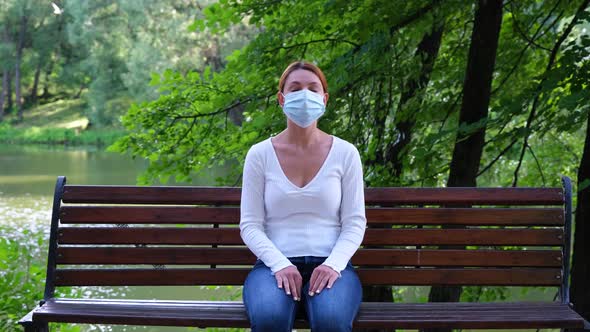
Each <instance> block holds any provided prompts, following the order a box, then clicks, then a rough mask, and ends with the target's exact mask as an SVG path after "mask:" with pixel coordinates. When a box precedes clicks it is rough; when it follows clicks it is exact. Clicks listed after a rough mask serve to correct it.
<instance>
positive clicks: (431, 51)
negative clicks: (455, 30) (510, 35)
mask: <svg viewBox="0 0 590 332" xmlns="http://www.w3.org/2000/svg"><path fill="white" fill-rule="evenodd" d="M443 29H444V26H443V25H442V24H440V25H435V26H433V29H432V31H431V32H430V33H428V34H426V35H425V36H424V37H423V38H422V40H421V41H420V44H419V45H418V49H417V50H416V54H415V56H416V57H418V58H419V59H421V71H420V76H419V77H418V78H417V79H412V80H410V81H409V82H407V83H406V84H405V85H404V88H403V90H402V93H401V98H400V101H399V104H398V110H397V112H398V114H401V117H402V120H400V121H397V122H396V123H395V130H396V132H397V134H398V139H397V140H396V141H395V142H392V144H390V145H388V146H387V147H386V149H385V151H386V160H388V161H390V162H391V163H392V166H393V174H394V176H395V177H396V178H401V175H402V169H403V161H404V159H403V157H404V156H405V155H406V154H405V153H404V152H405V149H406V147H407V146H408V145H409V144H410V142H411V140H412V131H413V129H414V125H415V124H416V115H415V114H416V113H415V112H411V111H408V110H407V109H406V107H405V106H406V103H408V102H409V101H410V100H411V99H412V98H415V97H416V95H418V98H422V97H423V96H424V93H423V89H424V88H426V86H427V85H428V82H429V81H430V74H431V73H432V68H433V67H434V61H435V59H436V57H437V55H438V50H439V49H440V42H441V39H442V34H443Z"/></svg>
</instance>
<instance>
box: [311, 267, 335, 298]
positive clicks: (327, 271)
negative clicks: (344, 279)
mask: <svg viewBox="0 0 590 332" xmlns="http://www.w3.org/2000/svg"><path fill="white" fill-rule="evenodd" d="M339 276H340V274H339V273H338V272H336V271H334V269H332V268H331V267H329V266H327V265H320V266H318V267H316V268H315V269H314V270H313V272H312V273H311V278H310V279H309V296H314V294H319V293H320V292H321V291H322V290H323V289H324V287H328V288H332V285H334V282H335V281H336V279H338V277H339Z"/></svg>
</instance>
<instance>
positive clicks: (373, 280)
mask: <svg viewBox="0 0 590 332" xmlns="http://www.w3.org/2000/svg"><path fill="white" fill-rule="evenodd" d="M249 271H250V269H249V268H243V269H239V268H234V269H232V268H227V269H220V268H219V269H190V268H182V269H181V268H174V269H170V268H160V269H57V270H56V285H57V286H147V285H186V286H188V285H242V284H243V283H244V280H245V278H246V275H247V274H248V272H249ZM357 271H358V274H359V277H360V279H361V282H362V283H363V284H368V285H392V284H394V285H483V286H525V285H526V286H557V285H559V284H560V283H561V272H560V269H554V268H505V269H501V268H469V269H435V268H417V269H368V268H360V269H358V270H357Z"/></svg>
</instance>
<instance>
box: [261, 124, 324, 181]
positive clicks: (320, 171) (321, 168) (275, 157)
mask: <svg viewBox="0 0 590 332" xmlns="http://www.w3.org/2000/svg"><path fill="white" fill-rule="evenodd" d="M330 136H332V145H331V146H330V150H329V151H328V154H327V155H326V158H325V159H324V162H323V163H322V166H320V169H318V171H317V172H316V173H315V175H314V176H313V178H312V179H311V180H310V181H309V182H308V183H307V184H306V185H305V186H303V187H299V186H298V185H296V184H295V183H293V182H292V181H291V180H290V179H289V177H287V174H285V171H283V166H281V162H280V161H279V155H278V154H277V151H276V150H275V147H274V145H273V144H272V137H270V138H269V139H268V143H269V144H270V148H271V149H272V154H273V155H274V159H275V161H276V162H277V165H278V167H279V170H280V172H281V174H282V175H283V178H284V179H285V180H286V181H287V182H288V183H289V184H290V185H291V186H293V187H295V188H296V189H297V190H305V189H307V188H308V187H309V186H310V185H311V184H312V183H313V182H314V181H315V180H316V179H317V178H318V177H319V175H320V174H321V173H322V171H323V169H324V168H325V167H326V164H327V163H328V159H330V156H331V155H332V151H333V150H334V145H336V136H334V135H330ZM273 137H274V136H273Z"/></svg>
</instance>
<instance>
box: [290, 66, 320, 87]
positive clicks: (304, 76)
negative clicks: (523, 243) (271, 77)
mask: <svg viewBox="0 0 590 332" xmlns="http://www.w3.org/2000/svg"><path fill="white" fill-rule="evenodd" d="M295 82H297V83H300V84H304V83H308V84H309V83H317V84H320V85H321V81H320V78H319V77H317V76H316V74H314V73H313V72H311V71H309V70H306V69H296V70H294V71H292V72H291V73H290V74H289V76H288V77H287V80H286V82H285V83H286V84H285V85H287V84H290V83H295Z"/></svg>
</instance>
